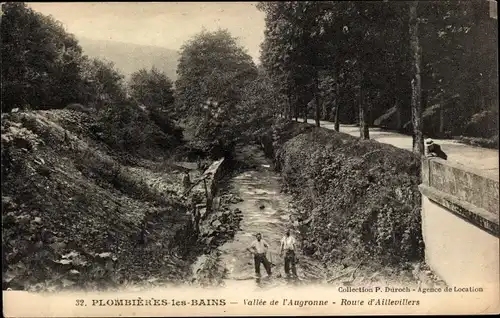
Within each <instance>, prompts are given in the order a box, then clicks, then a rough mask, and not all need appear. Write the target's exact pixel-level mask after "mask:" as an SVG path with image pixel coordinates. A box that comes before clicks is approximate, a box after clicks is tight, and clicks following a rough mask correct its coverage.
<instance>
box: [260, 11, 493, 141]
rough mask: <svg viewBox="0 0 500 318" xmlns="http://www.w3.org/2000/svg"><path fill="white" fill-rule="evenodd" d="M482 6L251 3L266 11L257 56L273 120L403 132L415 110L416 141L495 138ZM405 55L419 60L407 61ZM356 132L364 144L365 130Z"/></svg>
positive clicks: (489, 32) (489, 33)
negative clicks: (273, 97)
mask: <svg viewBox="0 0 500 318" xmlns="http://www.w3.org/2000/svg"><path fill="white" fill-rule="evenodd" d="M411 5H413V6H415V8H416V11H415V12H416V14H415V18H413V19H412V18H411V16H410V13H411V11H410V7H411ZM488 5H489V4H488V1H420V2H418V4H417V3H416V2H409V1H406V2H403V1H400V2H397V1H370V2H360V1H289V2H262V3H260V4H259V6H258V7H259V9H260V10H262V11H263V12H265V14H266V29H265V39H264V42H263V44H262V46H261V50H262V51H261V59H262V63H263V66H264V67H265V68H266V70H267V71H268V72H269V74H270V75H271V78H272V79H273V81H274V82H276V83H280V84H281V85H280V87H281V89H280V90H279V93H280V94H281V95H282V96H283V98H282V100H283V103H282V104H281V107H280V109H281V111H280V113H281V114H282V115H284V116H285V117H287V118H292V117H298V116H301V117H306V114H308V115H309V117H310V118H311V117H313V118H316V121H317V120H318V119H326V120H340V121H342V122H343V123H360V124H361V125H362V126H363V124H364V123H365V122H366V124H367V126H368V125H373V124H377V125H380V126H384V127H388V128H392V129H397V130H401V131H406V132H410V131H411V130H412V125H413V123H412V121H411V119H412V114H411V108H412V106H418V104H421V105H422V108H423V112H421V114H418V115H417V116H420V117H423V128H422V129H423V133H424V134H426V135H429V136H441V137H444V136H448V137H450V136H457V135H468V136H476V137H485V138H490V137H492V136H495V135H497V134H498V121H497V117H498V115H497V114H498V92H497V89H496V87H497V86H498V74H497V71H496V70H497V54H496V39H497V36H496V32H497V31H496V29H497V20H496V19H493V18H491V17H490V16H489V8H488ZM410 31H411V32H410ZM412 32H413V33H412ZM412 35H413V36H415V37H413V38H412ZM415 52H418V54H420V55H421V59H420V57H419V58H418V60H415V59H414V54H415ZM416 63H418V64H419V66H418V67H417V66H416V65H417V64H416ZM417 72H418V75H419V77H418V78H420V79H421V85H420V84H419V83H417V82H415V83H416V85H418V86H415V87H414V90H413V91H412V87H411V82H412V79H413V78H415V74H417ZM418 78H415V79H416V80H418ZM412 94H413V96H414V99H413V100H412ZM311 100H314V103H309V101H311ZM308 105H309V106H308ZM479 122H480V124H479ZM317 124H318V123H317ZM361 133H362V136H364V137H367V134H368V131H367V129H366V128H365V129H364V131H363V129H362V130H361Z"/></svg>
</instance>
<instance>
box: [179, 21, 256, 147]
mask: <svg viewBox="0 0 500 318" xmlns="http://www.w3.org/2000/svg"><path fill="white" fill-rule="evenodd" d="M177 73H178V79H177V81H176V83H175V87H176V91H175V93H176V95H175V97H176V107H177V112H178V114H181V116H183V117H185V118H187V120H188V121H189V125H190V126H191V128H192V129H193V130H194V140H193V144H194V145H195V146H196V147H198V148H199V149H203V150H205V151H207V152H212V153H218V154H219V155H220V153H224V152H227V151H231V149H233V147H234V145H235V144H236V143H237V142H238V141H240V140H241V137H242V132H243V131H245V129H246V127H248V126H247V124H248V118H247V116H248V111H249V110H248V109H246V108H244V107H245V106H251V105H250V102H249V97H248V94H247V95H246V96H245V92H247V90H248V89H249V88H248V86H249V85H250V86H251V85H254V84H252V83H253V82H254V81H255V80H256V79H257V76H258V72H257V67H256V66H255V64H254V63H253V61H252V58H251V57H250V56H249V55H248V54H247V53H246V52H245V50H244V49H243V48H242V47H241V46H240V45H239V44H238V43H237V41H236V39H235V38H234V37H232V36H231V35H230V34H229V32H227V31H226V30H219V31H215V32H205V31H204V32H202V33H200V34H198V35H196V36H195V37H193V38H192V39H191V40H190V41H188V42H187V43H186V44H185V45H184V46H183V47H182V48H181V58H180V61H179V66H178V68H177ZM244 99H245V101H244ZM243 103H245V104H243ZM259 111H262V110H259Z"/></svg>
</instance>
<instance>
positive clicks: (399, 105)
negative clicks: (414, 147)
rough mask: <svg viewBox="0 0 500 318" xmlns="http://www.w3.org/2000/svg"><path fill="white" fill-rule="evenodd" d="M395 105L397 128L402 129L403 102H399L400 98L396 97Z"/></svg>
mask: <svg viewBox="0 0 500 318" xmlns="http://www.w3.org/2000/svg"><path fill="white" fill-rule="evenodd" d="M394 106H395V107H396V130H397V131H401V128H402V127H401V125H402V123H401V104H400V103H399V99H398V98H397V97H396V98H395V102H394Z"/></svg>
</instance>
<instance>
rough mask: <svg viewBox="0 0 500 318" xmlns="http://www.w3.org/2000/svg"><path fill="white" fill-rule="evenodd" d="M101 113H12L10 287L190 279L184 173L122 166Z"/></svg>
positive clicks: (6, 187) (5, 129) (5, 212)
mask: <svg viewBox="0 0 500 318" xmlns="http://www.w3.org/2000/svg"><path fill="white" fill-rule="evenodd" d="M92 116H93V115H89V114H85V113H80V112H76V111H70V110H54V111H37V112H27V113H11V114H3V115H2V172H3V180H2V223H3V224H2V227H3V234H2V247H3V264H4V267H3V274H4V280H3V288H4V289H5V288H13V289H29V290H56V289H59V288H71V287H75V288H92V289H95V288H108V287H112V286H118V285H121V286H123V284H127V282H136V281H142V280H144V281H145V280H149V281H154V280H156V281H157V282H161V281H179V280H180V279H182V278H184V277H186V276H187V275H189V274H190V273H189V271H188V268H189V266H188V265H189V264H187V261H185V260H182V259H180V258H179V257H178V256H177V253H179V254H181V252H182V251H180V250H179V249H180V247H179V246H178V245H177V244H176V242H179V241H183V242H186V241H188V237H186V235H189V234H190V233H188V231H186V230H185V225H186V224H187V223H188V220H189V218H190V216H188V215H187V214H186V211H187V203H186V201H185V200H183V199H182V198H181V194H182V191H183V188H182V182H181V179H182V174H183V172H182V171H179V170H177V169H176V168H175V166H174V165H169V164H165V163H164V162H151V161H145V160H135V161H136V165H135V166H134V167H128V166H125V165H123V164H121V163H120V162H119V161H118V160H117V159H121V158H120V155H119V154H117V153H116V152H114V151H113V150H111V149H110V148H109V146H107V145H106V144H105V143H103V142H101V141H100V139H99V138H100V137H99V135H98V134H99V133H94V132H93V125H94V123H95V122H96V119H95V118H93V117H92ZM174 237H176V238H177V239H176V240H174ZM194 239H196V238H194Z"/></svg>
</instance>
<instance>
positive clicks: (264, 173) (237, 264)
mask: <svg viewBox="0 0 500 318" xmlns="http://www.w3.org/2000/svg"><path fill="white" fill-rule="evenodd" d="M255 156H256V155H255V152H254V154H253V157H254V158H253V159H254V160H255V161H257V163H258V166H257V168H254V169H252V170H249V171H244V172H242V173H240V174H238V175H236V176H235V177H234V178H233V179H232V180H231V183H230V184H229V187H230V189H231V192H233V193H235V194H237V195H238V196H239V197H240V198H241V199H243V201H242V202H240V203H237V204H233V205H232V208H238V209H240V210H241V211H242V216H243V219H242V220H241V223H240V228H241V230H240V231H238V232H237V233H236V235H235V237H234V239H233V240H232V241H230V242H227V243H226V244H224V245H222V246H221V247H220V248H219V249H220V251H221V253H222V261H223V262H224V265H225V266H226V268H227V269H228V276H227V279H226V285H227V286H231V285H233V286H234V285H236V286H238V287H242V285H245V287H249V286H252V285H253V286H255V287H256V288H257V287H258V288H262V287H263V284H264V285H266V286H268V287H274V286H283V285H285V284H289V283H292V282H293V283H294V284H296V283H297V281H287V280H285V279H284V278H282V277H284V276H285V275H284V258H283V257H280V255H279V248H280V241H281V238H282V237H283V235H284V234H285V232H286V230H287V229H290V231H291V233H292V235H295V237H296V238H298V234H299V233H298V232H297V231H296V230H295V228H294V227H293V226H291V225H292V223H291V222H290V210H289V201H290V198H289V197H288V196H286V195H284V194H282V193H280V191H279V190H280V184H279V176H278V175H277V174H276V173H275V172H274V171H273V170H272V168H271V165H270V163H269V162H268V161H267V159H265V158H264V157H263V156H261V155H260V156H258V158H255ZM257 233H261V234H262V238H263V239H264V240H266V241H267V243H268V244H269V249H268V253H267V258H268V260H269V261H270V262H271V263H272V264H273V266H272V276H273V277H272V279H270V280H268V279H267V274H266V272H265V269H264V267H263V265H261V273H262V277H263V278H262V280H255V279H254V275H255V274H254V271H255V270H254V264H253V256H252V254H251V253H250V252H249V251H248V250H247V248H248V247H249V246H250V244H251V243H252V241H253V240H255V234H257ZM297 253H298V255H297V256H298V258H299V263H298V264H297V274H298V276H299V281H301V282H307V281H310V280H311V279H312V278H313V277H318V276H320V277H321V276H322V272H321V266H320V265H319V264H316V263H315V262H314V260H312V259H310V258H308V257H306V256H304V255H302V254H301V252H300V248H299V251H298V252H297Z"/></svg>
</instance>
